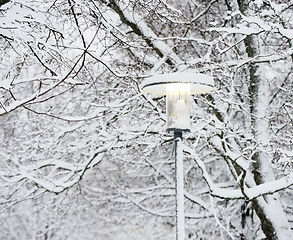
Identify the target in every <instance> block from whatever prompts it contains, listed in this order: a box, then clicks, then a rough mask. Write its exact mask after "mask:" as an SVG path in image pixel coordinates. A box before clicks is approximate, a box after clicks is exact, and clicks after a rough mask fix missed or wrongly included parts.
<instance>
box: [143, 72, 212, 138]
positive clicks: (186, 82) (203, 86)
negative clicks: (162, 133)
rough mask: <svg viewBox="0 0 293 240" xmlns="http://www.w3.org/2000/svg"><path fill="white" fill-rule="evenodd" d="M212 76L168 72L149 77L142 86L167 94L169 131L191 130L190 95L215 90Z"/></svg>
mask: <svg viewBox="0 0 293 240" xmlns="http://www.w3.org/2000/svg"><path fill="white" fill-rule="evenodd" d="M213 86H214V81H213V78H212V77H211V76H208V75H204V74H199V73H190V72H182V73H181V72H179V73H168V74H161V75H154V76H152V77H150V78H147V79H146V80H145V81H144V82H143V83H142V84H141V88H142V89H143V90H144V91H145V92H147V93H151V94H157V95H166V113H167V131H168V132H171V131H172V132H189V131H190V107H189V105H190V95H192V94H202V93H207V92H210V91H212V90H213Z"/></svg>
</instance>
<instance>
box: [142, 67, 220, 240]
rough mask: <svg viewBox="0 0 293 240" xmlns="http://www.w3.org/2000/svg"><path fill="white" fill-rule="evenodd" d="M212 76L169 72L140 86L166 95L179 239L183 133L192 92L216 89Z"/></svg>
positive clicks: (181, 233) (179, 239) (181, 237)
mask: <svg viewBox="0 0 293 240" xmlns="http://www.w3.org/2000/svg"><path fill="white" fill-rule="evenodd" d="M213 86H214V81H213V78H212V77H210V76H208V75H204V74H198V73H190V72H188V73H168V74H162V75H155V76H152V77H150V78H147V79H146V80H145V81H144V82H143V83H142V85H141V88H142V89H143V90H144V91H145V92H147V93H151V94H157V95H166V115H167V119H166V128H167V131H168V132H173V133H174V155H175V189H176V194H175V195H176V239H177V240H184V179H183V147H182V133H183V132H190V95H192V94H202V93H208V92H210V91H212V90H213Z"/></svg>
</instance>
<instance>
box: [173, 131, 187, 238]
mask: <svg viewBox="0 0 293 240" xmlns="http://www.w3.org/2000/svg"><path fill="white" fill-rule="evenodd" d="M174 152H175V154H174V155H175V189H176V192H175V197H176V240H184V231H185V227H184V178H183V177H184V176H183V147H182V132H181V131H180V132H174Z"/></svg>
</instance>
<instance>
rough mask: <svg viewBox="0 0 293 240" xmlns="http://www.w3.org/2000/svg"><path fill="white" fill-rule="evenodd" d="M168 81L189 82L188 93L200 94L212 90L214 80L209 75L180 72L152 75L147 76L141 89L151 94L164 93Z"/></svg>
mask: <svg viewBox="0 0 293 240" xmlns="http://www.w3.org/2000/svg"><path fill="white" fill-rule="evenodd" d="M170 83H189V84H190V94H202V93H207V92H210V91H212V90H213V86H214V80H213V78H212V77H211V76H208V75H205V74H200V73H190V72H182V73H181V72H180V73H167V74H161V75H154V76H152V77H150V78H147V79H146V80H145V81H144V82H143V83H142V84H141V88H142V89H143V91H145V92H147V93H151V94H157V95H166V89H167V85H168V84H170Z"/></svg>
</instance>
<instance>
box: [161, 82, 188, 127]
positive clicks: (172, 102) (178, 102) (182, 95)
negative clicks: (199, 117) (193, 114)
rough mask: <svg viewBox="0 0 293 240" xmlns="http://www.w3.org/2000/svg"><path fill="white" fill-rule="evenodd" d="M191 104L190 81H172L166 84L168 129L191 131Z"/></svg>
mask: <svg viewBox="0 0 293 240" xmlns="http://www.w3.org/2000/svg"><path fill="white" fill-rule="evenodd" d="M189 105H190V84H189V83H170V84H168V85H167V86H166V111H167V131H189V129H190V109H189Z"/></svg>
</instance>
